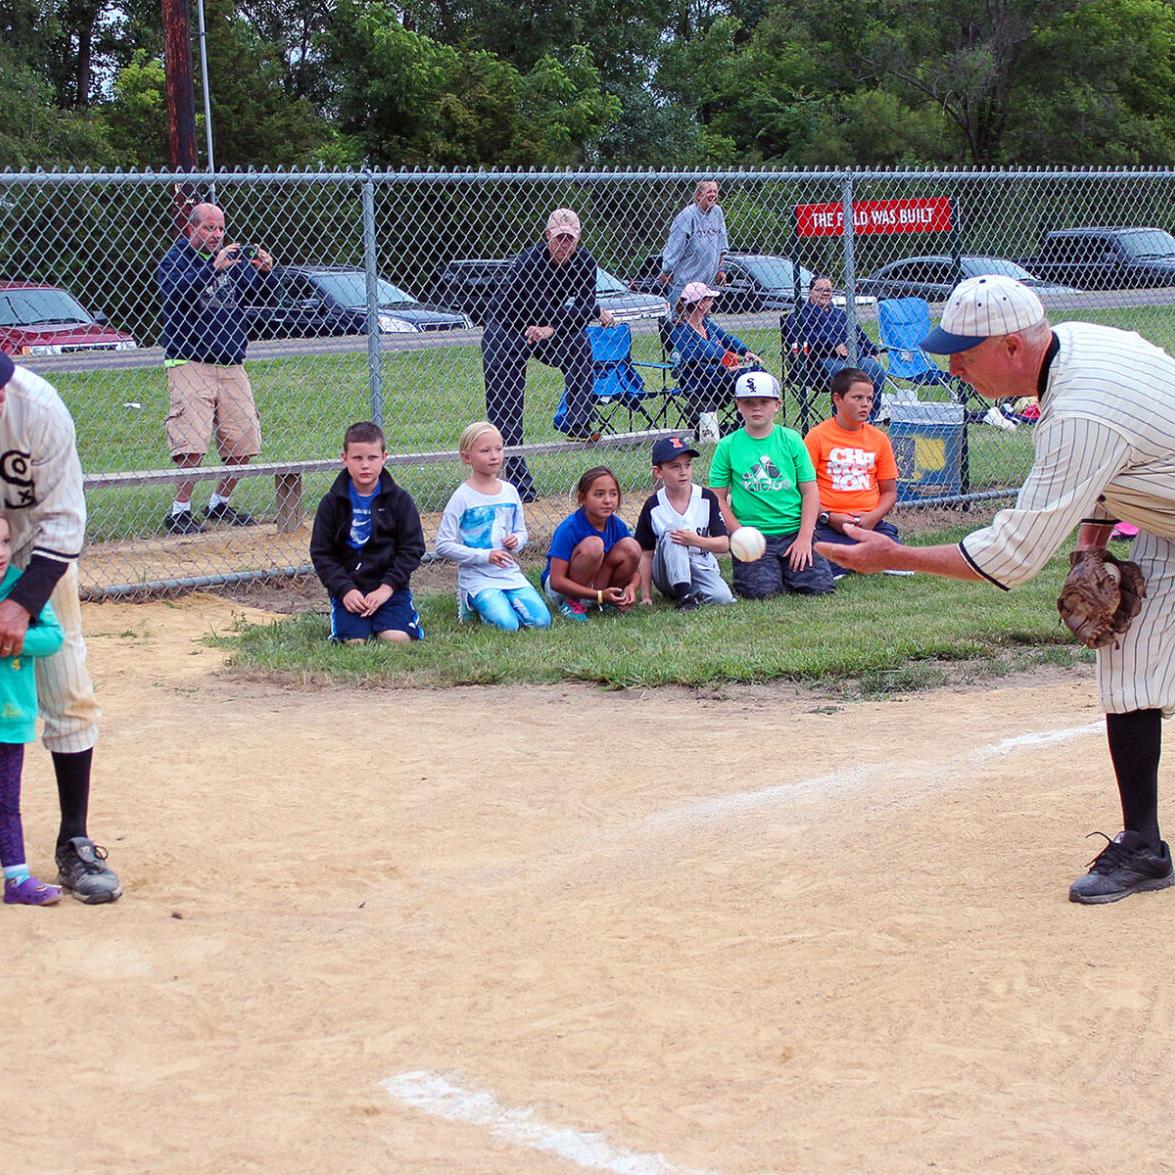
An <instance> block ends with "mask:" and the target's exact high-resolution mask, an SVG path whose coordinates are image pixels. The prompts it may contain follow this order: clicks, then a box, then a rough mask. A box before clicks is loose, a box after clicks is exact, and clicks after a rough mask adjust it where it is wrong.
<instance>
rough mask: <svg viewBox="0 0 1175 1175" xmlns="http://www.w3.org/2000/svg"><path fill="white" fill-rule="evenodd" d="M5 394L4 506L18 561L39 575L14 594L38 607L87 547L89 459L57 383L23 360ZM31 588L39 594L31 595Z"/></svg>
mask: <svg viewBox="0 0 1175 1175" xmlns="http://www.w3.org/2000/svg"><path fill="white" fill-rule="evenodd" d="M3 396H4V403H3V404H2V405H0V510H3V511H4V513H5V515H6V516H7V518H8V522H9V525H10V526H11V527H12V551H13V561H14V562H15V563H17V565H18V566H22V567H26V566H27V567H30V569H32V568H37V572H36V574H35V575H33V581H35V586H34V582H33V581H30V582H28V583H27V584H18V585H17V589H16V590H14V592H13V594H12V598H13V599H14V600H17V599H19V602H20V603H22V604H24V605H25V607H27V608H29V610H30V611H31V612H34V613H35V612H38V611H40V609H41V608H42V607H43V606H44V603H45V600H46V599H47V598H48V596H49V593H50V592H51V591H52V589H53V586H54V584H55V583H56V581H57V580H58V579H60V578H61V576H62V575H64V574H65V571H66V569H67V568H68V567H69V565H70V564H71V563H72V562H73V561H74V560H75V559H77V558H78V556H79V555H80V554H81V551H82V544H83V542H84V539H85V533H86V500H85V497H84V496H83V494H82V466H81V462H80V461H79V460H78V453H77V444H76V440H75V436H74V427H73V419H72V417H71V416H70V415H69V411H68V409H67V408H66V407H65V405H64V404H63V403H62V402H61V397H60V396H58V394H57V393H56V392H55V391H54V390H53V387H52V385H51V384H49V383H48V382H46V381H45V380H43V379H42V378H41V377H40V376H39V375H37V374H35V373H34V372H32V371H29V370H27V369H26V368H23V367H17V368H16V370H15V371H14V372H13V375H12V378H11V379H10V380H9V381H8V383H7V384H5V385H4V388H3ZM22 588H23V589H24V591H23V594H22V591H21V589H22ZM30 592H31V593H33V596H32V597H31V598H30V599H26V598H25V597H26V596H28V595H29V593H30ZM42 597H43V598H42Z"/></svg>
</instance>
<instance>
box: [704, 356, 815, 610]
mask: <svg viewBox="0 0 1175 1175" xmlns="http://www.w3.org/2000/svg"><path fill="white" fill-rule="evenodd" d="M734 400H735V404H736V405H737V407H738V411H739V415H740V416H741V417H742V418H743V427H742V428H740V429H739V430H738V432H733V433H731V434H730V435H729V436H725V437H723V438H722V440H720V441H719V442H718V447H717V449H715V450H714V459H713V460H712V461H711V462H710V488H711V489H712V490H713V491H714V493H715V494H716V495H717V496H718V502H719V504H720V505H721V507H722V517H723V519H724V520H725V522H726V527H727V529H728V530H729V531H730V532H731V533H732V534H733V533H734V531H735V530H737V529H738V528H739V527H740V526H754V527H757V528H758V529H759V530H761V531H762V532H763V537H764V538H765V539H766V540H767V550H766V551H765V552H764V554H763V555H762V557H761V558H759V559H756V560H754V562H751V563H744V562H742V561H741V560H740V559H734V590H735V591H736V592H737V593H738V594H739V595H740V596H743V597H745V598H747V599H752V600H761V599H764V598H765V597H767V596H775V595H779V594H780V593H781V592H785V591H791V592H801V593H803V594H805V595H812V596H822V595H826V594H827V593H828V592H831V591H833V590H834V589H835V587H836V585H835V583H834V582H833V578H832V568H831V567H830V566H829V565H828V560H827V559H825V558H824V556H823V555H819V554H817V553H816V552H814V551H813V550H812V533H813V531H814V530H815V529H816V516H817V515H818V514H819V513H820V493H819V491H818V490H817V488H816V470H815V469H814V468H813V466H812V458H811V457H809V456H808V450H807V449H806V448H805V447H804V442H803V441H802V440H801V439H800V434H799V433H798V432H795V431H794V430H793V429H790V428H784V427H783V425H780V424H776V423H775V416H776V413H778V412H779V406H780V401H779V381H778V380H777V379H776V378H775V376H773V375H771V374H769V373H767V372H762V371H746V372H744V373H743V374H742V375H740V376H739V377H738V380H737V382H736V383H735V385H734Z"/></svg>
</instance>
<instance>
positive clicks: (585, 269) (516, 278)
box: [486, 241, 598, 333]
mask: <svg viewBox="0 0 1175 1175" xmlns="http://www.w3.org/2000/svg"><path fill="white" fill-rule="evenodd" d="M596 270H597V266H596V259H595V258H594V257H593V256H592V255H591V254H590V253H589V252H588V251H587V250H586V249H585V248H583V246H582V245H581V246H580V247H579V248H578V249H576V250H575V252H574V253H572V254H571V256H570V257H569V258H568V259H567V261H566V262H565V263H564V264H563V265H556V264H555V263H554V262H553V261H552V260H551V253H550V250H548V248H547V244H546V242H545V241H540V242H539V244H537V245H532V246H531V247H530V248H529V249H524V250H523V251H522V252H521V253H519V254H518V256H517V257H515V258H514V263H513V264H512V265H511V266H510V269H509V270H508V271H507V273H506V276H505V278H503V279H502V281H500V282H499V283H498V286H497V289H495V290H494V296H493V297H492V298H491V299H490V304H489V308H488V309H487V310H486V322H487V323H497V325H498V326H500V327H502V328H503V329H505V330H510V331H522V330H525V329H526V328H527V327H528V326H553V327H554V328H555V330H556V332H559V333H562V332H564V331H578V330H583V328H584V327H585V326H586V325H587V324H588V322H590V321H591V319H593V318H594V317H595V316H596V314H597V313H598V311H597V310H596Z"/></svg>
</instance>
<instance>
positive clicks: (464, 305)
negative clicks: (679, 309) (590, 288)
mask: <svg viewBox="0 0 1175 1175" xmlns="http://www.w3.org/2000/svg"><path fill="white" fill-rule="evenodd" d="M512 264H513V261H512V260H510V259H507V260H494V261H488V260H484V259H483V260H458V261H450V262H449V263H448V265H446V266H445V267H444V269H442V270H441V271H440V273H438V274H437V276H436V279H435V280H434V281H433V284H432V286H431V287H430V288H429V295H430V297H431V298H432V300H433V301H434V302H436V303H437V305H439V306H451V307H453V309H455V310H463V311H464V312H465V313H466V314H468V315H469V317H470V318H472V319H473V321H474V322H477V323H481V322H485V316H486V310H487V308H488V307H489V304H490V299H491V298H492V297H493V295H494V290H495V289H496V288H497V285H498V282H500V281H501V280H502V278H503V276H504V275H505V273H506V271H507V270H508V269H509V268H510V266H511V265H512ZM596 301H597V303H598V304H599V305H600V307H601V308H602V309H606V310H610V311H611V312H612V314H613V315H614V316H615V318H616V321H617V322H632V321H633V320H635V319H638V318H664V317H665V315H666V314H667V313H668V310H669V307H668V303H667V302H666V301H665V298H664V296H663V295H662V296H660V297H657V296H656V295H648V294H642V293H634V292H633V291H632V290H631V289H630V288H629V287H628V286H626V285H625V284H624V282H622V281H621V280H620V279H619V278H618V277H615V276H614V275H613V274H611V273H609V272H608V271H607V270H606V269H599V268H597V270H596Z"/></svg>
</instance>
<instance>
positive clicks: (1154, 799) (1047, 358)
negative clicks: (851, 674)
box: [817, 276, 1175, 904]
mask: <svg viewBox="0 0 1175 1175" xmlns="http://www.w3.org/2000/svg"><path fill="white" fill-rule="evenodd" d="M922 346H923V348H925V349H926V350H927V351H931V352H933V353H936V354H940V355H949V356H950V370H951V374H952V375H955V376H958V377H959V378H960V379H964V380H966V381H967V383H969V384H971V386H972V387H974V388H975V390H976V391H978V392H979V393H980V394H981V395H984V396H987V397H988V398H989V399H992V400H995V399H1001V398H1004V397H1021V396H1033V397H1036V398H1037V399H1038V400H1039V401H1040V418H1039V420H1038V421H1037V423H1036V426H1035V428H1034V429H1033V445H1034V448H1035V460H1034V462H1033V466H1032V469H1031V470H1030V471H1029V474H1028V477H1027V479H1026V480H1025V482H1024V485H1023V486H1022V488H1021V490H1020V493H1019V495H1018V497H1017V499H1016V503H1015V505H1014V506H1011V507H1009V508H1007V509H1005V510H1001V511H1000V512H999V513H998V514H997V515H996V516H995V518H994V519H993V520H992V523H991V525H990V526H986V527H984V528H982V529H981V530H976V531H973V532H972V533H971V534H969V535H968V536H967V537H966V538H964V539H963V540H962V542H960V543H958V544H956V545H944V546H934V547H903V546H899V545H898V544H897V543H895V542H893V541H892V540H891V539H888V538H886V537H885V536H884V535H880V534H878V533H876V532H875V531H868V530H862V529H861V528H859V527H854V526H851V525H846V527H845V533H846V534H849V535H850V537H852V538H854V539H856V540H857V545H856V546H855V547H835V548H833V547H825V545H824V544H820V543H817V549H818V550H821V548H822V547H823V548H825V549H823V550H822V553H823V554H824V555H826V556H828V557H830V558H835V559H836V560H837V561H838V562H840V563H843V564H844V565H845V566H847V567H850V568H852V570H854V571H863V572H874V571H883V570H885V569H888V568H893V569H897V570H902V571H925V572H929V573H931V574H934V575H943V576H948V577H950V578H953V579H970V580H979V579H985V580H987V581H988V582H989V583H992V584H994V585H995V586H996V587H998V588H1001V589H1002V590H1007V589H1009V588H1011V587H1014V586H1016V585H1017V584H1020V583H1024V582H1025V581H1026V580H1029V579H1031V578H1032V577H1033V576H1034V575H1035V574H1036V573H1037V572H1038V571H1040V569H1041V568H1042V567H1043V566H1044V565H1045V563H1046V562H1047V561H1048V560H1049V558H1050V557H1051V556H1052V555H1053V553H1054V552H1055V551H1056V550H1057V548H1058V547H1059V546H1060V545H1061V543H1063V542H1064V541H1065V538H1066V536H1067V535H1069V534H1070V533H1071V532H1072V530H1073V529H1074V527H1079V528H1080V529H1079V530H1078V535H1077V547H1076V549H1077V551H1084V550H1094V549H1101V548H1104V547H1105V545H1106V543H1107V542H1108V541H1109V538H1110V533H1111V531H1112V530H1113V529H1114V525H1115V524H1116V523H1117V522H1119V521H1126V522H1132V523H1134V524H1135V525H1136V526H1138V527H1139V528H1140V533H1139V535H1138V538H1137V539H1136V540H1135V543H1134V549H1133V552H1132V556H1133V558H1134V560H1135V561H1136V562H1137V563H1138V564H1139V567H1140V568H1141V571H1142V575H1143V577H1144V579H1145V582H1146V598H1145V599H1144V600H1143V601H1142V611H1141V612H1140V613H1139V614H1138V615H1137V617H1135V619H1134V621H1133V623H1132V624H1131V625H1130V627H1129V629H1128V630H1127V631H1126V632H1125V633H1123V634H1121V635H1120V636H1119V638H1118V641H1117V643H1116V644H1113V643H1111V644H1109V645H1107V646H1106V647H1104V648H1099V649H1098V650H1097V677H1098V685H1099V688H1100V693H1101V704H1102V709H1103V710H1104V711H1105V714H1106V734H1107V739H1108V742H1109V749H1110V759H1111V761H1112V763H1113V766H1114V773H1115V775H1116V777H1117V783H1118V793H1119V797H1120V799H1121V804H1122V818H1123V830H1122V831H1121V832H1119V833H1118V834H1117V835H1116V836H1115V837H1113V838H1112V839H1111V838H1109V837H1107V838H1106V841H1107V843H1106V847H1105V848H1104V849H1103V850H1102V851H1101V852H1100V853H1099V854H1098V856H1097V857H1095V858H1094V860H1093V861H1091V862H1090V870H1089V872H1088V873H1087V874H1086V875H1085V876H1084V877H1080V878H1078V879H1077V880H1076V881H1075V882H1074V883H1073V884H1072V886H1071V887H1070V889H1069V898H1070V900H1071V901H1074V902H1081V903H1085V904H1100V903H1103V902H1115V901H1118V900H1119V899H1121V898H1124V897H1128V896H1129V895H1130V894H1133V893H1139V892H1142V891H1146V890H1155V889H1164V888H1166V887H1167V886H1169V885H1171V884H1173V883H1175V875H1173V873H1172V868H1171V853H1170V850H1169V849H1168V847H1167V845H1166V843H1165V842H1164V841H1163V840H1162V838H1161V836H1160V834H1159V820H1158V767H1159V752H1160V746H1161V723H1162V719H1163V716H1164V715H1165V714H1167V715H1169V714H1171V713H1172V712H1173V711H1175V624H1173V623H1172V622H1171V618H1172V616H1175V359H1172V358H1171V356H1169V355H1167V354H1166V353H1165V352H1164V351H1162V350H1160V349H1159V348H1158V347H1156V346H1154V345H1153V344H1152V343H1149V342H1147V341H1146V340H1145V339H1143V338H1141V337H1140V336H1139V335H1137V334H1134V333H1131V332H1127V331H1121V330H1116V329H1114V328H1112V327H1107V326H1096V325H1093V324H1092V323H1085V322H1065V323H1061V324H1059V325H1058V326H1055V327H1051V326H1050V325H1049V322H1048V320H1047V318H1046V317H1045V312H1044V307H1043V306H1042V305H1041V302H1040V299H1039V298H1038V297H1037V296H1036V294H1035V293H1033V291H1032V290H1030V289H1028V288H1027V287H1026V286H1023V285H1021V284H1020V283H1019V282H1017V281H1014V280H1013V279H1011V278H1008V277H1002V276H986V277H974V278H968V279H967V280H966V281H964V282H961V283H960V284H959V285H958V286H957V287H956V288H955V290H954V292H953V293H952V294H951V296H950V299H949V300H948V301H947V304H946V306H945V308H944V309H943V315H942V324H941V326H939V327H938V328H937V329H935V330H933V331H931V333H930V334H929V335H928V336H927V337H926V338H925V339H924V340H923V342H922ZM1103 835H1104V834H1103Z"/></svg>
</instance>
